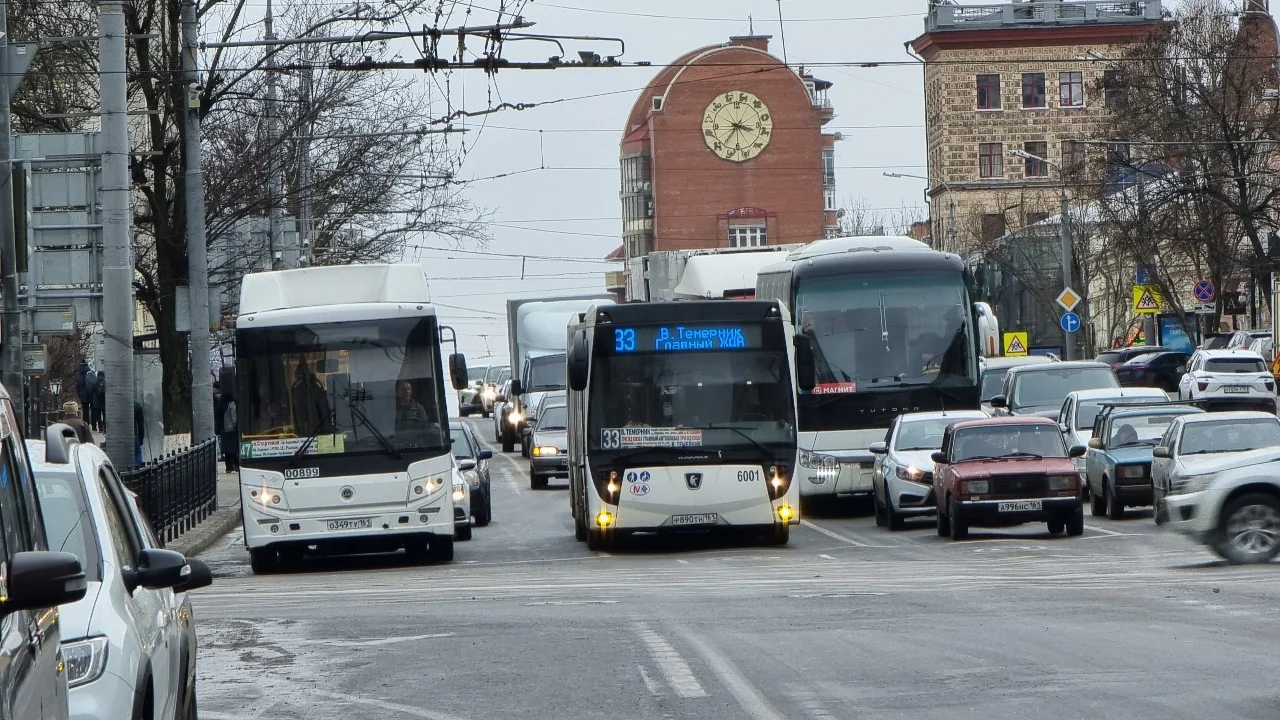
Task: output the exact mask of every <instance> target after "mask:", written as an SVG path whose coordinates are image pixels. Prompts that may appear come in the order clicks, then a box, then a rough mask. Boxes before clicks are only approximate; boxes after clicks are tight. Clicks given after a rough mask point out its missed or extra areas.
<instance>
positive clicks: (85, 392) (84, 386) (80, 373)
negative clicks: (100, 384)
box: [76, 358, 93, 407]
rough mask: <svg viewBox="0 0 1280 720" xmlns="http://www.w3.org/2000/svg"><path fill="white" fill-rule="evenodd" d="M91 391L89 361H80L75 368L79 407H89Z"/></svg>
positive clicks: (91, 377) (91, 379) (91, 382)
mask: <svg viewBox="0 0 1280 720" xmlns="http://www.w3.org/2000/svg"><path fill="white" fill-rule="evenodd" d="M91 389H93V371H92V370H90V369H89V361H88V360H85V359H83V358H81V359H80V366H79V367H77V368H76V397H78V398H79V399H80V407H89V391H90V390H91Z"/></svg>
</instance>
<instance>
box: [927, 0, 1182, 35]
mask: <svg viewBox="0 0 1280 720" xmlns="http://www.w3.org/2000/svg"><path fill="white" fill-rule="evenodd" d="M1162 12H1163V7H1162V0H1129V1H1128V2H1122V1H1118V0H1041V1H1040V2H1034V1H1033V2H1018V0H1014V2H1012V3H1000V4H989V5H935V6H934V7H933V8H932V9H931V10H930V11H929V14H928V15H927V16H925V19H924V29H925V32H926V33H930V32H938V31H946V30H987V29H991V28H1000V27H1042V26H1051V25H1082V24H1088V25H1092V24H1103V23H1142V22H1158V21H1159V20H1160V19H1161V18H1162Z"/></svg>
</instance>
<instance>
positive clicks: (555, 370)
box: [525, 355, 565, 392]
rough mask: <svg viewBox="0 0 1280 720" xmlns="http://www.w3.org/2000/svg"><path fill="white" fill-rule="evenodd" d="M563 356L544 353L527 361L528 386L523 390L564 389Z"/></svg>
mask: <svg viewBox="0 0 1280 720" xmlns="http://www.w3.org/2000/svg"><path fill="white" fill-rule="evenodd" d="M564 373H565V368H564V356H563V355H546V356H543V357H538V358H534V359H533V360H530V361H529V387H527V388H525V392H544V391H548V390H563V389H564V378H565V374H564Z"/></svg>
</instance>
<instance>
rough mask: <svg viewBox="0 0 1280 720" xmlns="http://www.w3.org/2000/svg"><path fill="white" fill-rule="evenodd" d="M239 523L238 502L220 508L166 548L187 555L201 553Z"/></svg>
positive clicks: (191, 555)
mask: <svg viewBox="0 0 1280 720" xmlns="http://www.w3.org/2000/svg"><path fill="white" fill-rule="evenodd" d="M239 524H240V503H239V502H237V503H236V504H235V505H232V506H231V507H225V508H218V509H217V510H215V511H214V512H213V514H212V515H210V516H209V517H207V518H205V520H204V522H202V523H200V524H199V525H197V526H196V527H194V528H192V529H191V530H190V531H188V532H186V533H184V534H183V535H182V536H181V537H179V538H178V539H177V540H175V541H173V543H172V544H170V545H166V546H165V549H166V550H173V551H174V552H179V553H182V554H183V555H186V556H187V557H193V556H195V555H199V554H200V553H202V552H204V551H205V550H208V549H209V547H210V546H211V545H213V544H214V543H215V542H217V541H218V538H221V537H222V536H223V535H226V534H227V533H228V532H230V531H231V529H232V528H234V527H235V526H237V525H239Z"/></svg>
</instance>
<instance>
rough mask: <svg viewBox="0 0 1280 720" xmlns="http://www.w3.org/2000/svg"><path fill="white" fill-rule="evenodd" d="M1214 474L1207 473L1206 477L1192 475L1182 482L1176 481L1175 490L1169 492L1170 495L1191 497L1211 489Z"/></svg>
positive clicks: (1174, 483)
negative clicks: (1193, 494) (1192, 494)
mask: <svg viewBox="0 0 1280 720" xmlns="http://www.w3.org/2000/svg"><path fill="white" fill-rule="evenodd" d="M1213 477H1214V474H1213V473H1205V474H1204V475H1190V476H1188V477H1185V478H1183V479H1181V480H1176V479H1175V480H1174V482H1173V488H1172V489H1170V490H1169V494H1170V495H1189V494H1191V493H1195V492H1200V491H1201V490H1204V489H1205V488H1207V487H1209V483H1210V482H1212V481H1213Z"/></svg>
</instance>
